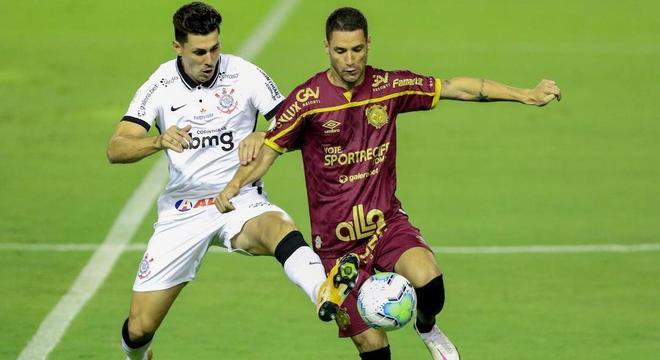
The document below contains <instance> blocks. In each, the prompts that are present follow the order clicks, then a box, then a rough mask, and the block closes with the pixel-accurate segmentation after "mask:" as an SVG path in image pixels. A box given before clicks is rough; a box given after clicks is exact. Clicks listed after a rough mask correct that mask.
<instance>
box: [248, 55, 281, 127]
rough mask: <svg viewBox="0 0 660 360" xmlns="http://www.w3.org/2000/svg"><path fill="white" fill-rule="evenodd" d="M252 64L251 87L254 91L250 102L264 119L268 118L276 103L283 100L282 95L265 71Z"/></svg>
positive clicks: (272, 112) (270, 116)
mask: <svg viewBox="0 0 660 360" xmlns="http://www.w3.org/2000/svg"><path fill="white" fill-rule="evenodd" d="M253 66H254V71H252V82H253V84H252V85H253V86H252V88H253V89H254V92H253V94H252V104H253V105H254V107H255V108H256V109H257V110H258V111H259V112H260V113H262V114H264V116H265V117H266V119H269V120H270V118H272V117H273V116H274V115H275V111H276V108H277V105H278V104H280V103H281V102H282V100H284V96H282V93H280V90H279V89H278V88H277V85H276V84H275V82H274V81H273V79H271V77H270V76H268V74H266V72H265V71H263V70H261V69H260V68H259V67H258V66H256V65H253Z"/></svg>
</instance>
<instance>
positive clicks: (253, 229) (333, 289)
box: [231, 205, 357, 321]
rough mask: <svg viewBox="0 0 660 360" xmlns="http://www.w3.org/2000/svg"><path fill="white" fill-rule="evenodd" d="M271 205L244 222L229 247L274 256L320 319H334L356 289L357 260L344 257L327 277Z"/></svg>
mask: <svg viewBox="0 0 660 360" xmlns="http://www.w3.org/2000/svg"><path fill="white" fill-rule="evenodd" d="M270 206H272V207H273V210H276V211H267V212H263V213H261V214H259V215H257V216H254V217H252V218H250V219H249V220H248V221H246V222H245V224H244V225H243V228H242V229H241V230H240V232H239V233H238V234H236V235H235V236H233V237H232V240H231V247H232V248H237V249H242V250H245V251H247V252H249V253H250V254H252V255H271V256H275V258H276V259H277V260H278V261H279V262H280V263H281V264H282V266H283V268H284V272H285V273H286V275H287V277H288V278H289V279H290V280H291V282H293V283H294V284H296V285H297V286H299V287H300V288H301V289H303V291H305V293H306V294H307V296H308V297H309V298H310V299H311V300H312V302H314V303H316V305H317V312H318V315H319V318H321V320H323V321H330V320H332V319H334V318H335V317H336V313H337V311H338V310H339V306H341V304H342V302H343V301H344V299H345V298H346V296H347V294H348V291H350V290H351V289H352V288H353V286H355V280H356V278H357V271H352V272H351V271H350V270H351V269H353V270H356V268H357V257H356V256H355V255H347V256H345V257H344V258H342V259H341V260H340V261H339V262H338V263H337V265H336V266H335V267H334V268H332V269H331V271H330V272H329V274H328V275H327V276H326V273H325V270H324V268H323V265H322V264H321V259H320V258H319V257H318V255H317V254H316V253H315V252H314V251H313V250H312V248H311V247H309V245H308V244H307V243H306V242H305V240H304V238H303V236H302V233H300V231H298V229H297V228H296V226H295V224H294V223H293V220H292V219H291V218H290V217H289V216H288V215H286V213H284V212H283V211H281V209H279V208H277V207H275V206H274V205H270ZM248 211H249V210H248ZM249 215H250V214H247V216H249ZM253 215H254V214H253ZM239 216H240V215H239ZM237 220H238V221H240V219H237Z"/></svg>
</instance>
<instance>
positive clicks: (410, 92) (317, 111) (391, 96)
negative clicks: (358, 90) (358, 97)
mask: <svg viewBox="0 0 660 360" xmlns="http://www.w3.org/2000/svg"><path fill="white" fill-rule="evenodd" d="M436 81H437V80H436ZM439 94H440V92H439V91H437V89H436V91H435V92H425V91H415V90H406V91H401V92H398V93H393V94H388V95H385V96H382V97H379V98H373V99H366V100H362V101H357V102H349V103H346V104H342V105H336V106H330V107H326V108H318V109H312V110H310V111H308V112H305V113H302V114H300V116H298V118H296V120H295V121H294V122H293V124H292V125H291V126H289V127H288V128H286V129H284V130H282V132H281V133H279V134H277V135H275V136H273V137H272V138H271V139H270V140H267V141H271V142H274V141H275V140H277V139H279V138H281V137H282V136H284V135H286V134H288V133H289V132H291V130H293V128H295V127H296V125H298V122H300V119H302V118H304V117H305V116H307V115H314V114H320V113H324V112H330V111H336V110H343V109H348V108H352V107H358V106H362V105H366V104H371V103H376V102H381V101H385V100H389V99H394V98H396V97H399V96H404V95H426V96H433V98H434V99H435V98H436V97H437V96H440V95H439ZM271 147H272V146H271ZM273 150H277V149H273Z"/></svg>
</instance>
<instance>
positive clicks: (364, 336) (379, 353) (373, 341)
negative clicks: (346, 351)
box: [351, 328, 391, 360]
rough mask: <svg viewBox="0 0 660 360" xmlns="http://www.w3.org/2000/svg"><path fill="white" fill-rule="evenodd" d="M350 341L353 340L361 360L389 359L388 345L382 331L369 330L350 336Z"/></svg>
mask: <svg viewBox="0 0 660 360" xmlns="http://www.w3.org/2000/svg"><path fill="white" fill-rule="evenodd" d="M351 340H353V344H355V347H356V348H357V350H358V352H359V353H360V359H362V360H389V359H391V355H390V345H389V342H388V340H387V335H386V334H385V333H384V332H383V331H380V330H376V329H372V328H369V329H367V330H365V331H363V332H361V333H359V334H357V335H354V336H351Z"/></svg>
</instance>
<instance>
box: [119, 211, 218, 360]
mask: <svg viewBox="0 0 660 360" xmlns="http://www.w3.org/2000/svg"><path fill="white" fill-rule="evenodd" d="M211 210H213V212H211ZM197 211H198V212H197V213H196V214H192V216H190V217H187V218H186V219H185V220H181V221H179V220H166V221H159V222H158V223H157V224H156V226H155V229H154V230H155V231H154V234H153V236H152V237H151V239H150V240H149V243H148V245H147V249H146V251H145V253H144V256H143V257H142V261H141V262H140V265H139V269H138V272H137V274H136V277H135V282H134V284H133V293H132V296H131V306H130V310H129V314H128V319H126V321H125V322H124V326H123V327H122V331H121V337H122V350H123V351H124V352H125V353H126V355H127V356H128V358H129V359H149V357H150V345H151V341H152V339H153V337H154V334H155V333H156V330H157V329H158V327H159V326H160V324H161V323H162V322H163V319H164V318H165V316H166V315H167V312H168V311H169V309H170V307H171V306H172V304H173V303H174V301H175V300H176V298H177V296H178V295H179V293H180V292H181V289H183V287H184V286H185V285H186V284H187V283H188V282H190V281H192V280H194V279H195V276H196V274H197V270H198V268H199V264H200V263H201V262H202V259H203V258H204V255H205V254H206V251H207V249H208V247H209V243H210V241H211V239H212V238H213V237H214V236H215V232H216V228H217V225H216V224H215V221H212V220H213V217H212V216H215V214H217V211H216V210H215V209H214V208H213V209H199V210H197Z"/></svg>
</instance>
